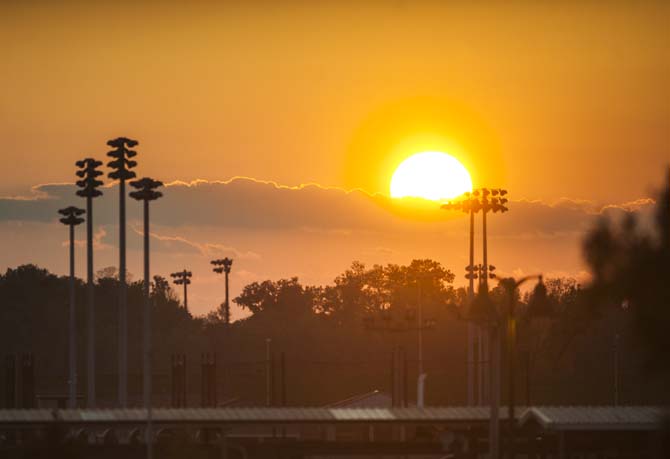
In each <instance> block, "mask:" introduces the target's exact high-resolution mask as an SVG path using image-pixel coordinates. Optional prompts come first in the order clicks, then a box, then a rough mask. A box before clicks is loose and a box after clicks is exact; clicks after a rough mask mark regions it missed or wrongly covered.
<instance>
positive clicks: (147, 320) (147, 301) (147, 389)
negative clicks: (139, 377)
mask: <svg viewBox="0 0 670 459" xmlns="http://www.w3.org/2000/svg"><path fill="white" fill-rule="evenodd" d="M143 287H144V408H145V409H146V410H147V431H146V437H145V441H146V445H147V458H148V459H151V458H152V457H153V435H152V428H151V427H152V426H151V421H152V419H151V418H152V410H151V408H152V404H151V298H150V297H149V201H148V200H144V286H143Z"/></svg>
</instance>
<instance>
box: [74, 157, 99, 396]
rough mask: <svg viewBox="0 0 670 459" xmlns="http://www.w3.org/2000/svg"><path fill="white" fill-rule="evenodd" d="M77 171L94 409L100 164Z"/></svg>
mask: <svg viewBox="0 0 670 459" xmlns="http://www.w3.org/2000/svg"><path fill="white" fill-rule="evenodd" d="M76 165H77V167H78V168H79V170H78V171H77V177H79V178H80V179H81V180H77V186H78V187H79V190H77V196H80V197H82V198H86V215H87V218H86V292H87V296H88V336H87V338H88V340H87V341H88V343H87V344H88V349H87V368H86V371H87V378H86V379H87V381H86V383H87V386H88V388H87V389H88V390H87V391H86V407H87V408H95V285H94V278H93V198H96V197H98V196H101V195H102V191H100V190H98V187H99V186H100V185H102V182H101V181H100V180H98V179H97V177H99V176H101V175H102V172H101V171H99V170H98V167H100V166H102V162H100V161H96V160H95V159H93V158H86V159H82V160H81V161H77V162H76Z"/></svg>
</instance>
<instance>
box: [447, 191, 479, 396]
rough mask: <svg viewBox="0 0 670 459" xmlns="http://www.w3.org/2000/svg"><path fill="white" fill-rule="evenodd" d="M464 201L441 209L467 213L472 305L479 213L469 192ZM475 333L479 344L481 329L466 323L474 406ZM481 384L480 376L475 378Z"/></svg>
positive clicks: (469, 289) (469, 387)
mask: <svg viewBox="0 0 670 459" xmlns="http://www.w3.org/2000/svg"><path fill="white" fill-rule="evenodd" d="M463 196H464V199H462V200H458V201H450V202H448V203H446V204H444V205H442V209H445V210H459V211H463V212H465V213H467V214H468V215H469V217H470V244H469V248H470V253H469V255H470V260H469V264H468V266H466V267H465V271H466V275H465V277H466V279H468V282H469V284H468V302H469V303H470V304H472V301H473V300H474V298H475V283H474V280H475V279H476V274H474V272H473V270H474V265H475V213H477V212H478V211H479V200H478V199H476V198H475V197H474V195H473V194H472V193H471V192H469V191H468V192H466V193H464V195H463ZM475 332H476V335H477V342H478V343H481V338H482V333H481V328H479V327H477V326H476V325H475V324H474V323H472V322H468V350H467V353H468V355H467V360H468V367H467V379H468V405H474V404H475V390H474V389H475V374H476V371H475V370H476V369H475V366H476V367H477V369H479V363H480V362H481V356H480V358H479V359H478V364H477V365H475V355H474V342H475ZM477 349H478V350H481V344H479V345H478V346H477ZM477 379H478V381H480V383H481V374H480V375H479V377H478V378H477ZM477 403H479V404H480V403H482V394H481V387H480V390H479V391H478V397H477Z"/></svg>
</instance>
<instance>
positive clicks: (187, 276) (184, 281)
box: [170, 269, 193, 312]
mask: <svg viewBox="0 0 670 459" xmlns="http://www.w3.org/2000/svg"><path fill="white" fill-rule="evenodd" d="M192 275H193V273H191V271H187V270H185V269H184V270H183V271H177V272H176V273H172V274H170V277H172V279H174V280H173V281H172V282H173V283H175V284H176V285H183V286H184V309H185V310H186V312H188V292H187V289H186V286H187V285H188V284H190V283H191V276H192Z"/></svg>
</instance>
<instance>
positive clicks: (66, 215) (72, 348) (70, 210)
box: [58, 206, 86, 409]
mask: <svg viewBox="0 0 670 459" xmlns="http://www.w3.org/2000/svg"><path fill="white" fill-rule="evenodd" d="M85 212H86V211H85V210H84V209H80V208H78V207H74V206H70V207H66V208H64V209H60V210H59V211H58V213H59V214H61V215H62V216H63V218H61V219H60V222H61V223H62V224H64V225H67V226H69V230H70V231H69V232H70V317H69V332H70V333H69V343H68V348H69V349H68V364H69V371H68V408H70V409H74V408H76V407H77V322H76V316H77V314H76V313H77V311H76V301H75V289H74V281H75V277H74V227H75V226H77V225H79V224H81V223H83V221H84V219H83V218H81V217H80V215H83V214H84V213H85Z"/></svg>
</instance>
